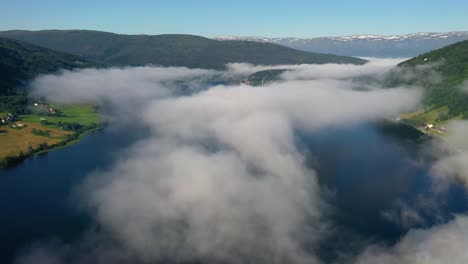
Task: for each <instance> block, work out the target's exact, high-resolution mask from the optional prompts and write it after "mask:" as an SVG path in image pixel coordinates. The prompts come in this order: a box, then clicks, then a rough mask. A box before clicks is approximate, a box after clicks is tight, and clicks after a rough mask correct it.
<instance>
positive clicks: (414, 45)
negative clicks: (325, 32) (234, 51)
mask: <svg viewBox="0 0 468 264" xmlns="http://www.w3.org/2000/svg"><path fill="white" fill-rule="evenodd" d="M215 39H217V40H223V41H229V40H249V41H257V42H268V43H275V44H279V45H283V46H287V47H291V48H295V49H299V50H304V51H310V52H319V53H332V54H337V55H346V56H360V57H413V56H416V55H419V54H421V53H425V52H428V51H431V50H434V49H438V48H441V47H444V46H447V45H450V44H453V43H456V42H459V41H463V40H467V39H468V31H456V32H447V33H433V32H425V33H414V34H407V35H388V36H381V35H352V36H341V37H320V38H265V37H239V36H219V37H216V38H215Z"/></svg>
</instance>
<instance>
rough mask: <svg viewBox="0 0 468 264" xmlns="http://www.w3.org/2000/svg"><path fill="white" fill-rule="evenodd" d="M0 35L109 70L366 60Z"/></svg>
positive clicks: (183, 43)
mask: <svg viewBox="0 0 468 264" xmlns="http://www.w3.org/2000/svg"><path fill="white" fill-rule="evenodd" d="M0 36H2V37H7V38H11V39H16V40H21V41H24V42H28V43H32V44H34V45H38V46H43V47H47V48H50V49H54V50H58V51H63V52H68V53H73V54H77V55H82V56H85V57H87V58H89V59H92V60H98V61H102V62H105V63H109V64H112V65H133V66H137V65H147V64H155V65H162V66H186V67H190V68H211V69H223V68H224V65H225V64H226V63H230V62H248V63H252V64H268V65H279V64H301V63H310V64H322V63H353V64H363V63H365V62H366V61H365V60H362V59H358V58H352V57H343V56H336V55H328V54H319V53H309V52H304V51H298V50H294V49H291V48H287V47H283V46H279V45H276V44H271V43H259V42H251V41H229V42H226V41H217V40H213V39H208V38H204V37H199V36H193V35H155V36H149V35H119V34H113V33H107V32H99V31H89V30H44V31H4V32H0Z"/></svg>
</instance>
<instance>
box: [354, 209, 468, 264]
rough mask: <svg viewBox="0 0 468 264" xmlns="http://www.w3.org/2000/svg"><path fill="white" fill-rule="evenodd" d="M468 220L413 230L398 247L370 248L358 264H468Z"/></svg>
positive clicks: (460, 217) (458, 218) (456, 219)
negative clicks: (467, 248) (467, 247)
mask: <svg viewBox="0 0 468 264" xmlns="http://www.w3.org/2000/svg"><path fill="white" fill-rule="evenodd" d="M467 245H468V217H466V216H457V217H455V219H454V220H453V221H451V222H449V223H447V224H443V225H438V226H435V227H432V228H429V229H414V230H410V231H409V232H408V234H406V235H405V236H404V237H403V239H401V240H400V241H399V242H398V243H397V244H396V245H395V246H394V247H391V248H387V247H381V246H372V247H369V248H368V249H367V250H366V251H365V252H364V253H363V254H362V255H360V256H359V257H358V258H357V260H356V261H355V263H357V264H371V263H381V264H443V263H460V264H461V263H467V262H468V252H467V250H466V246H467Z"/></svg>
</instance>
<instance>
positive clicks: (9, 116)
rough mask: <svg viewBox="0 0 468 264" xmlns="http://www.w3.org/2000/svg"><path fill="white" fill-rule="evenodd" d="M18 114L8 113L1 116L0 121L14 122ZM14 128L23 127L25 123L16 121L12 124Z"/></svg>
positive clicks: (5, 122)
mask: <svg viewBox="0 0 468 264" xmlns="http://www.w3.org/2000/svg"><path fill="white" fill-rule="evenodd" d="M16 118H17V117H16V115H15V114H12V113H8V114H7V115H6V116H0V122H1V123H2V124H4V125H6V124H9V123H13V122H15V121H16ZM11 127H12V128H22V127H24V124H23V123H20V122H15V123H13V124H12V125H11Z"/></svg>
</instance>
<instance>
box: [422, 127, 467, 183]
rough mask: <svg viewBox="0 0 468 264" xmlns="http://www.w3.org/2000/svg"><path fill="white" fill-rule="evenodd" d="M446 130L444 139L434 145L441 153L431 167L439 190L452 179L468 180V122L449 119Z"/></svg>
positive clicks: (465, 181)
mask: <svg viewBox="0 0 468 264" xmlns="http://www.w3.org/2000/svg"><path fill="white" fill-rule="evenodd" d="M447 131H448V135H447V136H446V137H445V138H444V141H443V142H441V143H439V144H437V145H436V146H435V147H434V149H435V150H438V151H439V153H441V154H442V155H440V156H439V157H438V161H437V162H436V163H435V164H434V165H433V166H432V169H431V170H432V176H433V177H434V179H435V181H436V184H437V186H436V187H437V188H438V189H439V190H444V189H446V187H447V186H448V184H449V183H450V182H451V181H453V180H454V179H457V180H460V181H462V182H464V183H467V182H468V165H467V164H468V143H467V142H466V135H467V133H468V122H467V121H451V122H449V123H448V124H447Z"/></svg>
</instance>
